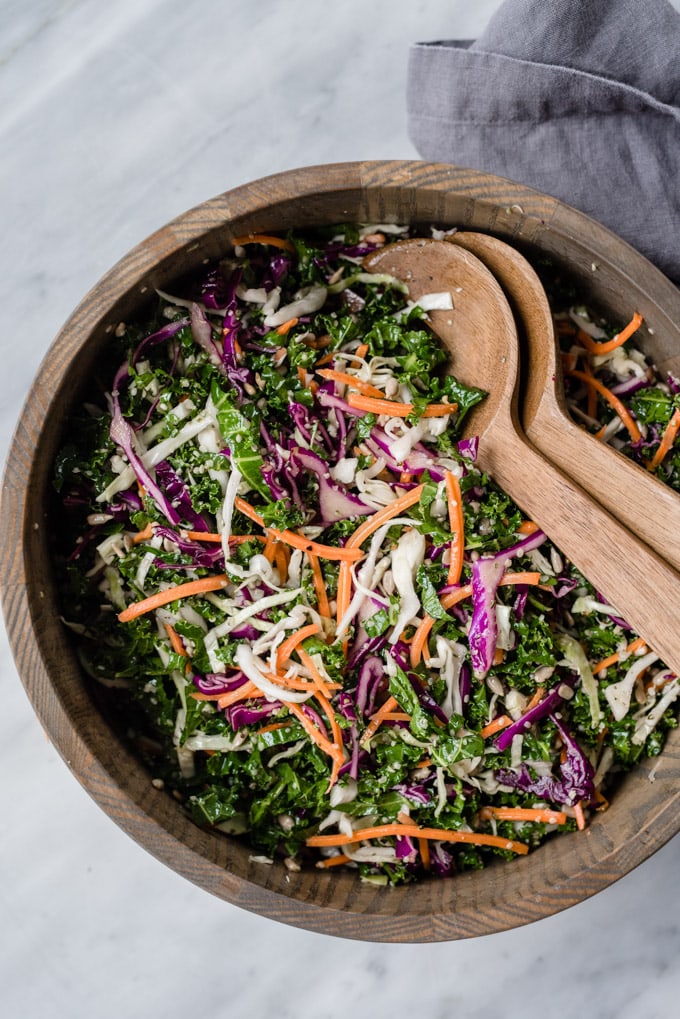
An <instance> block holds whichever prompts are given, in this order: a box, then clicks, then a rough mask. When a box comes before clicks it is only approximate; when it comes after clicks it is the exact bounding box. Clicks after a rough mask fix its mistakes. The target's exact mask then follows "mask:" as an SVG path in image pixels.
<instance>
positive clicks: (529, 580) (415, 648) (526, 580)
mask: <svg viewBox="0 0 680 1019" xmlns="http://www.w3.org/2000/svg"><path fill="white" fill-rule="evenodd" d="M511 584H530V585H531V586H534V587H535V586H538V587H542V584H541V574H540V573H537V572H535V571H533V570H530V571H526V572H520V573H504V574H503V576H502V577H501V581H500V586H501V587H507V586H509V585H511ZM471 595H472V584H465V585H464V586H463V587H459V588H458V589H457V590H456V591H450V592H449V594H445V595H443V596H442V598H440V601H441V605H442V608H443V609H450V608H453V606H454V605H456V604H457V603H458V602H459V601H464V599H465V598H469V597H470V596H471ZM433 625H434V619H433V618H432V616H424V617H423V619H422V621H421V622H420V623H419V624H418V628H417V629H416V632H415V634H414V635H413V641H412V642H411V653H410V658H411V668H413V669H415V668H417V666H418V665H419V664H420V659H421V657H422V655H423V652H424V650H425V645H426V643H427V640H428V637H429V636H430V630H431V629H432V627H433Z"/></svg>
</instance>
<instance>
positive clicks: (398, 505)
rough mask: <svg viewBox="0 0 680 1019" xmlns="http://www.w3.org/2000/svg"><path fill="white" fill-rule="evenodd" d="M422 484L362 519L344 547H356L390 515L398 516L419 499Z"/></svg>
mask: <svg viewBox="0 0 680 1019" xmlns="http://www.w3.org/2000/svg"><path fill="white" fill-rule="evenodd" d="M424 487H425V486H424V485H418V486H417V488H412V489H411V491H410V492H405V493H404V494H403V495H400V496H399V497H398V498H397V499H395V500H394V502H391V503H390V504H389V506H383V508H382V509H381V510H378V512H377V513H374V514H373V516H372V517H368V518H367V519H366V520H364V522H363V524H359V526H358V527H357V529H356V531H354V533H353V534H351V535H350V536H349V538H348V539H347V544H346V546H345V548H347V549H356V548H358V547H359V546H360V545H362V544H363V542H364V541H366V538H368V536H369V535H370V534H373V532H374V531H377V530H378V528H379V527H382V525H383V524H386V523H387V521H388V520H391V519H392V517H398V516H399V514H400V513H401V512H402V511H403V510H406V509H409V508H410V507H411V506H413V505H415V503H417V502H418V500H419V499H420V493H421V492H422V490H423V488H424Z"/></svg>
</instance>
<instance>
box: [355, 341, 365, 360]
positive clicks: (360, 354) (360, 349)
mask: <svg viewBox="0 0 680 1019" xmlns="http://www.w3.org/2000/svg"><path fill="white" fill-rule="evenodd" d="M354 354H355V356H356V357H366V354H368V344H367V343H360V344H359V346H358V347H357V349H356V350H355V351H354Z"/></svg>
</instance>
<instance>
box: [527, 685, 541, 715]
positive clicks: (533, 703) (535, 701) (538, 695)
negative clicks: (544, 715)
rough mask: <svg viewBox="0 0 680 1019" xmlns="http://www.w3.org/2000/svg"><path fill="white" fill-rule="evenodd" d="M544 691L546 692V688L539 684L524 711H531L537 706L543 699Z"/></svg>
mask: <svg viewBox="0 0 680 1019" xmlns="http://www.w3.org/2000/svg"><path fill="white" fill-rule="evenodd" d="M544 693H545V689H544V688H543V687H542V686H537V687H536V690H535V691H534V695H533V697H532V698H531V700H530V701H529V703H528V704H527V706H526V708H525V709H524V711H525V712H527V711H531V709H532V708H535V707H536V705H537V704H540V702H541V700H542V699H543V694H544Z"/></svg>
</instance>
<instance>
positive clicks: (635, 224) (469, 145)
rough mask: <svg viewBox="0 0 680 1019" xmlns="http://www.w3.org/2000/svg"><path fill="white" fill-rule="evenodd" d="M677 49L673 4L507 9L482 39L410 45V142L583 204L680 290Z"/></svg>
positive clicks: (517, 0)
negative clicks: (679, 286) (677, 284)
mask: <svg viewBox="0 0 680 1019" xmlns="http://www.w3.org/2000/svg"><path fill="white" fill-rule="evenodd" d="M679 52H680V15H679V14H678V12H677V11H675V10H674V8H672V7H671V6H670V4H668V3H666V2H665V0H647V2H646V3H645V4H644V5H642V4H640V3H639V2H635V0H608V2H606V3H602V0H585V2H582V3H581V2H573V0H505V3H503V4H502V6H501V7H500V8H499V9H498V11H497V12H496V14H495V15H494V17H493V18H492V19H491V21H490V22H489V25H488V27H487V29H486V31H485V32H484V33H483V35H482V36H480V38H479V39H478V40H476V41H475V42H471V41H469V40H459V41H456V40H451V41H442V42H434V43H420V44H417V45H414V46H413V47H412V49H411V53H410V57H409V68H408V93H407V105H408V116H409V133H410V137H411V139H412V141H413V143H414V145H415V146H416V149H417V150H418V152H419V154H420V155H421V156H422V157H423V158H424V159H428V160H435V161H440V162H451V163H456V164H458V165H462V166H466V167H470V168H475V169H479V170H483V171H487V172H490V173H496V174H499V175H501V176H504V177H508V178H510V179H512V180H516V181H518V182H521V183H523V184H527V185H529V186H531V187H535V188H537V189H538V190H541V191H545V192H547V193H548V194H551V195H553V196H554V197H556V198H558V199H560V200H562V201H564V202H567V203H568V204H570V205H573V206H575V207H576V208H579V209H581V210H582V211H583V212H586V213H588V214H589V215H591V216H592V217H593V218H595V219H597V220H599V221H600V222H602V223H604V224H605V225H606V226H608V227H609V228H610V229H612V230H613V231H615V232H616V233H617V234H619V236H621V237H623V238H624V239H625V240H627V241H628V242H629V243H630V244H632V245H633V246H634V247H636V248H637V249H638V250H639V251H641V252H642V253H643V254H645V255H646V256H647V257H648V258H649V259H650V260H651V261H652V262H654V263H655V264H656V265H657V266H659V268H661V269H662V270H663V271H664V272H665V273H666V274H667V275H668V276H669V277H670V278H671V279H673V280H674V281H675V282H676V283H680V236H679V235H680V184H679V183H678V178H679V171H680V62H679V61H678V59H677V54H678V53H679Z"/></svg>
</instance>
